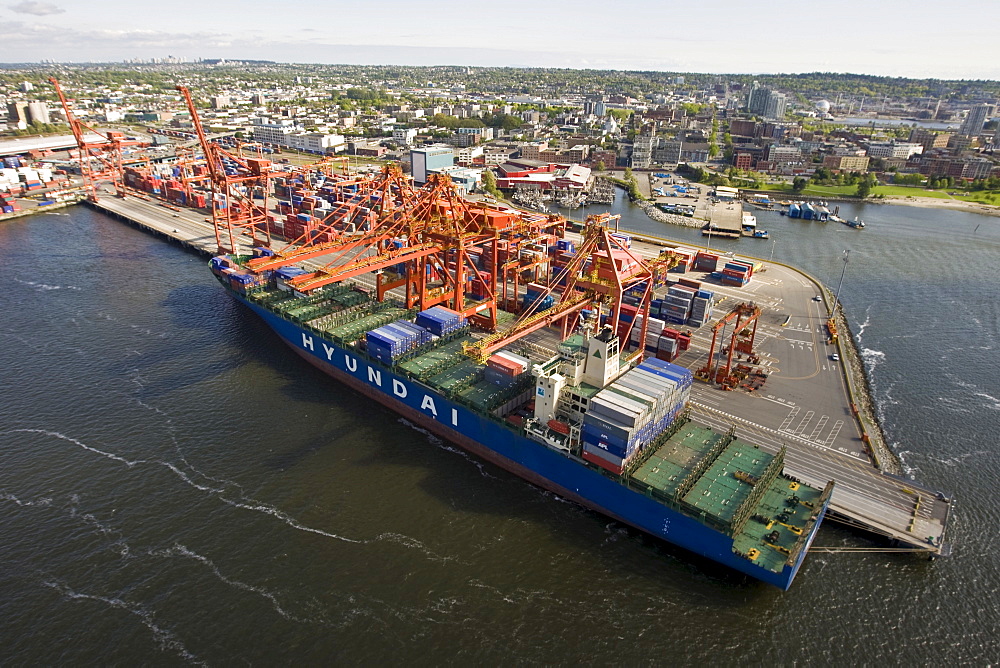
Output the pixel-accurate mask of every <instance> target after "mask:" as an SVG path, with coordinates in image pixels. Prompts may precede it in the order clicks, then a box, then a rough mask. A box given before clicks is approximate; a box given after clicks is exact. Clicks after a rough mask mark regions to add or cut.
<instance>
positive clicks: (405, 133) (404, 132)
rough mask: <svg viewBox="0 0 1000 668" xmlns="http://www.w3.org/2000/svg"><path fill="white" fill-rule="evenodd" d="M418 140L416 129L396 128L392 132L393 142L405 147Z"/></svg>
mask: <svg viewBox="0 0 1000 668" xmlns="http://www.w3.org/2000/svg"><path fill="white" fill-rule="evenodd" d="M416 138H417V129H416V128H396V129H395V130H393V131H392V140H393V141H394V142H396V143H397V144H402V145H403V146H410V145H412V144H413V140H414V139H416Z"/></svg>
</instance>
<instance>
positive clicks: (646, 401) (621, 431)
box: [581, 359, 693, 474]
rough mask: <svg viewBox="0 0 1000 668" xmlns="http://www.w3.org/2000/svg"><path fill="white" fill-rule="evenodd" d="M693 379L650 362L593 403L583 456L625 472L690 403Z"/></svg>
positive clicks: (585, 421)
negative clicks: (626, 467) (634, 458)
mask: <svg viewBox="0 0 1000 668" xmlns="http://www.w3.org/2000/svg"><path fill="white" fill-rule="evenodd" d="M692 379H693V376H692V375H691V372H690V371H688V370H687V369H685V368H684V367H680V366H676V365H674V364H669V363H666V362H663V361H661V360H656V359H652V360H647V361H645V362H643V363H642V364H640V365H639V366H638V367H636V368H635V369H632V370H631V371H629V372H627V373H625V374H624V375H622V376H621V377H620V378H618V379H617V380H616V381H615V382H613V383H612V384H611V385H609V386H608V387H606V388H605V389H603V390H601V391H600V392H598V393H597V394H596V395H595V396H594V398H593V399H591V400H590V407H589V409H588V410H587V413H586V415H585V416H584V419H583V429H582V430H581V433H582V440H583V449H582V453H583V458H584V459H585V460H587V461H589V462H592V463H594V464H596V465H598V466H600V467H602V468H604V469H607V470H608V471H611V472H613V473H616V474H620V473H621V472H622V470H623V469H624V467H625V466H626V465H627V464H628V462H629V460H630V459H631V458H632V457H633V456H635V454H636V453H637V452H639V451H641V450H642V448H643V447H645V445H646V444H648V443H651V442H653V441H654V440H655V439H656V438H657V437H658V436H659V435H660V434H662V433H663V432H664V431H665V430H666V429H667V428H668V427H669V426H670V424H671V423H672V422H673V421H674V419H675V418H676V417H677V415H678V413H680V411H681V410H682V409H683V407H684V405H685V404H686V403H687V400H688V396H689V395H690V391H691V382H692Z"/></svg>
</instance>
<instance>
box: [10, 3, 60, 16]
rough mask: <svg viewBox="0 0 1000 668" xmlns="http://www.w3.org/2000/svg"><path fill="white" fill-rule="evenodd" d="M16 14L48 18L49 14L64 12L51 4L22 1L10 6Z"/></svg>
mask: <svg viewBox="0 0 1000 668" xmlns="http://www.w3.org/2000/svg"><path fill="white" fill-rule="evenodd" d="M10 8H11V9H13V10H14V11H15V12H17V13H18V14H34V15H35V16H48V15H49V14H62V13H63V12H65V11H66V10H65V9H63V8H62V7H57V6H55V5H53V4H52V3H51V2H39V1H38V0H24V2H22V3H19V4H16V5H11V6H10Z"/></svg>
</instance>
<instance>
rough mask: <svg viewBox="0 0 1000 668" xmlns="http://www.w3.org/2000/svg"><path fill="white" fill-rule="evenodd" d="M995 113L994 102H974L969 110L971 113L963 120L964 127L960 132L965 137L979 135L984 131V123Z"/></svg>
mask: <svg viewBox="0 0 1000 668" xmlns="http://www.w3.org/2000/svg"><path fill="white" fill-rule="evenodd" d="M992 113H993V105H992V104H974V105H972V109H970V110H969V115H968V116H966V117H965V121H963V122H962V127H961V128H960V129H959V131H958V134H960V135H962V136H964V137H977V136H979V133H980V132H982V131H983V125H985V124H986V121H987V119H988V118H989V117H990V115H991V114H992Z"/></svg>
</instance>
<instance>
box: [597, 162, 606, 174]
mask: <svg viewBox="0 0 1000 668" xmlns="http://www.w3.org/2000/svg"><path fill="white" fill-rule="evenodd" d="M605 169H607V167H606V166H605V164H604V161H603V160H598V161H597V164H595V165H594V170H595V171H598V172H603V171H604V170H605Z"/></svg>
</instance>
